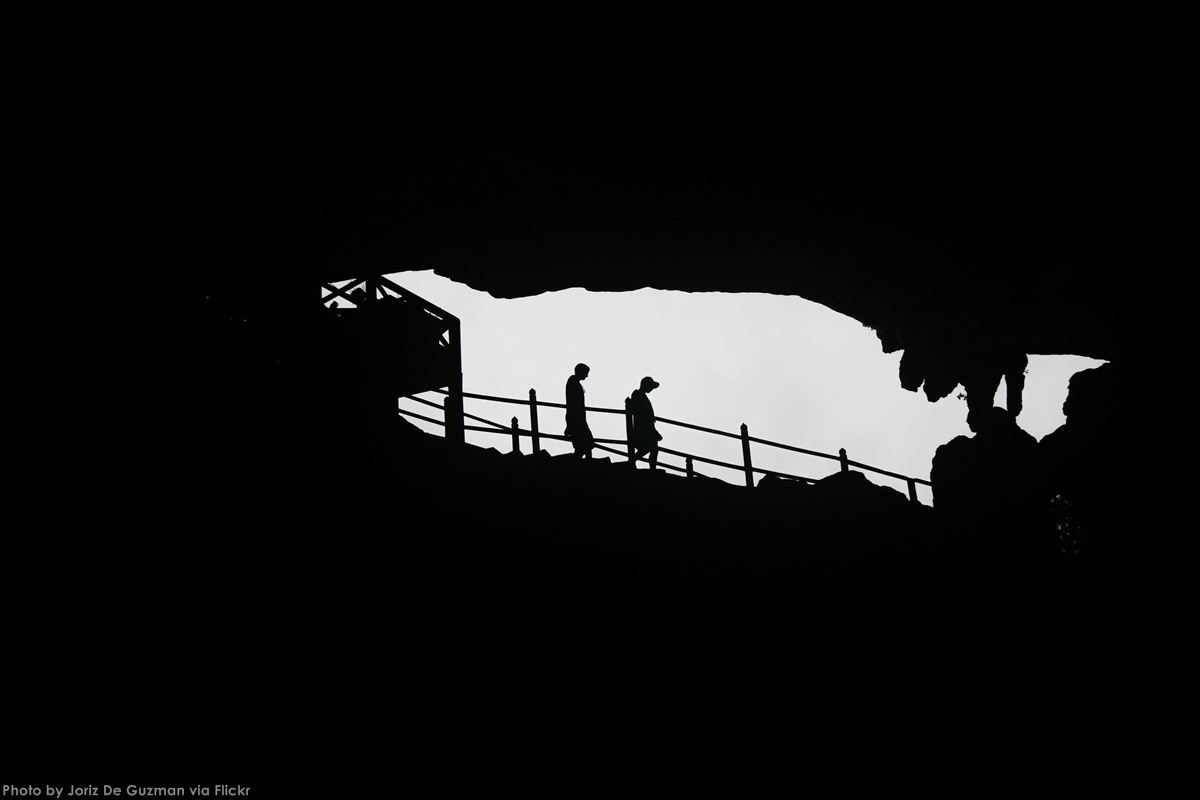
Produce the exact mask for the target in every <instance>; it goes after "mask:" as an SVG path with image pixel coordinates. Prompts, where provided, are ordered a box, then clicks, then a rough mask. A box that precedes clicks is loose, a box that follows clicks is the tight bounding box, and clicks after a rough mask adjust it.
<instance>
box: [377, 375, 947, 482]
mask: <svg viewBox="0 0 1200 800" xmlns="http://www.w3.org/2000/svg"><path fill="white" fill-rule="evenodd" d="M432 391H434V392H436V393H438V394H441V395H445V396H446V397H447V399H448V400H453V399H454V397H453V394H452V393H451V392H448V391H445V390H442V389H434V390H432ZM461 396H462V397H463V398H470V399H473V400H483V401H487V402H492V403H501V404H510V405H518V406H523V407H525V408H527V409H528V411H529V421H530V424H529V427H528V428H522V427H520V425H519V424H518V420H517V418H516V417H513V418H512V421H511V423H510V424H509V425H507V426H505V425H502V424H500V423H498V422H493V421H492V420H489V419H485V418H483V417H479V416H475V415H474V414H468V413H466V412H461V413H462V417H463V418H464V419H468V420H472V421H475V422H479V423H482V424H481V425H466V424H464V425H463V426H462V427H463V430H467V431H474V432H477V433H491V434H505V435H509V436H511V437H512V449H513V452H517V453H519V452H521V438H522V437H529V438H530V439H531V444H532V448H533V452H535V453H536V452H537V451H538V450H540V449H541V440H542V439H551V440H554V441H561V442H569V441H571V439H570V437H568V436H559V435H556V434H550V433H544V432H542V431H540V429H539V426H538V408H541V407H545V408H561V409H565V408H566V407H567V406H566V405H565V404H563V403H553V402H547V401H545V400H538V399H537V392H536V391H535V390H534V389H530V390H529V399H528V400H522V399H518V398H512V397H496V396H494V395H487V394H474V393H472V392H462V394H461ZM405 398H406V399H408V400H413V401H416V402H418V403H423V404H424V405H427V406H431V407H433V408H436V409H440V410H443V411H444V410H445V406H444V405H440V404H438V403H435V402H433V401H431V400H426V399H425V398H422V397H417V396H416V395H405ZM459 402H461V401H459ZM626 403H627V404H628V400H627V401H626ZM585 409H586V410H587V411H589V412H593V413H597V414H621V415H624V416H625V418H626V431H629V430H630V429H631V428H630V421H631V413H630V411H629V409H628V408H625V409H619V408H600V407H592V406H586V407H585ZM397 410H398V411H399V413H401V414H404V415H406V416H409V417H413V418H415V419H420V420H424V421H425V422H430V423H433V424H434V425H443V426H445V425H446V422H445V419H444V418H443V419H441V420H439V419H435V418H433V417H427V416H424V415H422V414H418V413H416V412H415V411H410V410H407V409H403V408H398V409H397ZM445 416H446V415H443V417H445ZM654 419H655V421H656V422H661V423H663V424H665V425H674V426H677V427H680V428H687V429H690V430H694V431H699V432H701V433H706V434H709V435H713V436H722V437H726V438H729V439H736V440H739V441H740V442H741V444H742V463H741V464H734V463H731V462H728V461H720V460H718V459H714V458H707V457H705V456H700V455H697V454H695V453H688V452H684V451H680V450H674V449H671V448H667V447H659V448H658V450H659V452H660V453H667V454H670V455H673V456H678V457H679V458H682V459H684V466H682V467H680V466H677V465H674V464H670V463H666V462H663V461H659V462H658V466H660V467H662V468H664V469H668V470H671V471H674V472H680V473H683V474H685V475H687V476H688V477H689V478H690V477H696V476H699V473H697V472H696V471H695V467H694V465H695V463H696V462H699V463H701V464H709V465H711V466H715V467H720V468H722V469H728V470H735V471H738V472H742V473H743V474H744V476H745V481H746V485H747V486H750V487H753V486H754V476H755V475H771V476H774V477H777V478H782V479H785V480H794V481H803V482H805V483H816V482H817V479H815V478H807V477H802V476H800V475H793V474H789V473H786V472H778V471H776V470H771V469H764V468H762V467H756V466H754V463H753V459H752V457H751V445H752V444H755V445H759V446H761V447H769V448H775V449H779V450H785V451H790V452H794V453H800V454H802V455H808V456H814V457H817V458H824V459H829V460H833V461H837V462H838V463H839V465H840V467H841V471H842V472H848V471H849V470H850V468H851V467H857V468H858V469H861V470H865V471H867V472H873V473H876V474H879V475H885V476H887V477H889V478H894V479H897V480H901V481H904V482H905V483H906V484H907V487H908V499H909V500H911V501H912V502H914V503H919V502H920V500H919V499H918V497H917V485H918V484H920V485H922V486H929V487H932V486H933V484H932V483H930V482H929V481H927V480H924V479H922V478H914V477H911V476H908V475H902V474H900V473H898V472H892V471H891V470H886V469H880V468H879V467H875V466H872V465H870V464H864V463H862V462H860V461H852V460H851V459H850V458H849V456H848V455H847V454H846V450H845V448H842V449H841V450H839V451H838V453H837V455H834V454H832V453H822V452H820V451H818V450H809V449H807V448H804V447H796V446H794V445H789V444H784V443H782V442H774V441H771V440H770V439H763V438H760V437H757V436H751V435H750V431H749V429H748V428H747V427H746V425H744V424H743V425H742V426H741V431H740V433H731V432H729V431H722V430H718V429H716V428H706V427H704V426H703V425H695V424H692V423H690V422H681V421H679V420H673V419H668V418H666V417H657V416H656V417H655V418H654ZM485 425H486V426H487V427H483V426H485ZM594 442H595V445H596V449H598V450H603V451H605V452H608V453H613V454H615V455H618V456H624V457H626V458H627V459H628V460H629V462H630V463H633V462H634V461H635V460H636V459H635V457H634V449H633V443H632V442H631V441H630V440H629V439H628V438H626V439H595V440H594ZM606 445H624V446H625V450H624V451H622V450H617V449H614V448H612V447H608V446H606ZM700 477H704V476H700Z"/></svg>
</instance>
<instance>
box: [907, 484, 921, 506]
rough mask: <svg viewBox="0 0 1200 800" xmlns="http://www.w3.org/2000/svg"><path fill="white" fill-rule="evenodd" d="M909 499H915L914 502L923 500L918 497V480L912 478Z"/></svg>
mask: <svg viewBox="0 0 1200 800" xmlns="http://www.w3.org/2000/svg"><path fill="white" fill-rule="evenodd" d="M908 499H909V500H911V501H913V502H914V503H919V502H921V501H920V500H918V499H917V482H916V481H914V480H913V479H912V478H909V479H908Z"/></svg>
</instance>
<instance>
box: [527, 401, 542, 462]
mask: <svg viewBox="0 0 1200 800" xmlns="http://www.w3.org/2000/svg"><path fill="white" fill-rule="evenodd" d="M529 431H530V433H531V434H532V435H533V450H531V451H530V452H532V453H533V454H534V455H537V452H538V450H540V449H541V437H539V436H538V420H537V392H536V391H534V390H533V389H530V390H529Z"/></svg>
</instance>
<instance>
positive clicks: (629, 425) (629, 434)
mask: <svg viewBox="0 0 1200 800" xmlns="http://www.w3.org/2000/svg"><path fill="white" fill-rule="evenodd" d="M625 448H626V450H627V451H628V452H629V463H630V464H632V463H633V412H632V411H631V410H630V409H629V398H628V397H626V398H625Z"/></svg>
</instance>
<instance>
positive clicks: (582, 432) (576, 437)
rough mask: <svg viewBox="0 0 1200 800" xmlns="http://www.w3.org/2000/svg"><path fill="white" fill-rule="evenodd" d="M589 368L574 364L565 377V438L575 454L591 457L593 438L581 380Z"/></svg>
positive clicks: (589, 370) (583, 379) (585, 377)
mask: <svg viewBox="0 0 1200 800" xmlns="http://www.w3.org/2000/svg"><path fill="white" fill-rule="evenodd" d="M590 372H591V368H590V367H588V365H587V364H576V365H575V374H574V375H572V376H571V377H569V378H567V430H566V432H565V434H566V436H567V438H569V439H570V440H571V445H572V446H573V447H574V448H575V455H576V456H578V457H580V458H591V457H592V447H593V446H595V439H593V438H592V429H591V428H589V427H588V424H587V413H586V412H587V408H586V405H587V404H586V403H584V402H583V381H585V380H587V376H588V374H589V373H590Z"/></svg>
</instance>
